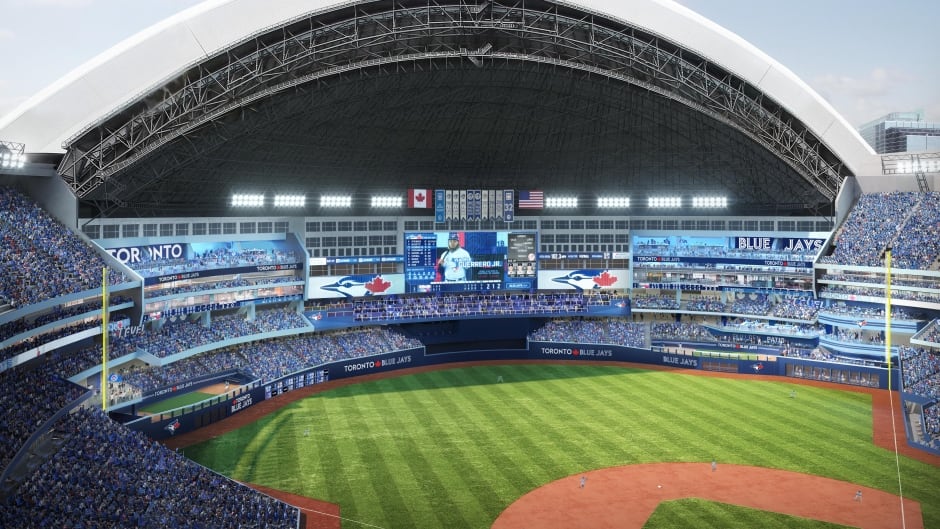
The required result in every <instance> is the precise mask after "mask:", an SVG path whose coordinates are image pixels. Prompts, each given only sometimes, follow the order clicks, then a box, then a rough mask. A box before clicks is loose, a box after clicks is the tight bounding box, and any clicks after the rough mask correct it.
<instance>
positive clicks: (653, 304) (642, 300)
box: [633, 294, 692, 310]
mask: <svg viewBox="0 0 940 529" xmlns="http://www.w3.org/2000/svg"><path fill="white" fill-rule="evenodd" d="M633 308H635V309H654V310H679V300H678V299H676V296H675V294H672V295H659V296H653V295H648V294H643V295H637V296H634V298H633ZM690 310H692V309H690Z"/></svg>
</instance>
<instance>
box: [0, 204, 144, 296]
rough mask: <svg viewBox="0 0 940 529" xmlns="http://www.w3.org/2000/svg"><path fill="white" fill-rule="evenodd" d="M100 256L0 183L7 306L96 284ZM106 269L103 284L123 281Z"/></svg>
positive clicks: (0, 286)
mask: <svg viewBox="0 0 940 529" xmlns="http://www.w3.org/2000/svg"><path fill="white" fill-rule="evenodd" d="M105 266H107V263H106V262H105V260H104V259H103V258H102V257H101V256H100V255H99V254H97V253H95V251H94V250H93V249H92V248H91V246H90V245H88V244H87V243H85V241H84V240H82V239H81V238H80V237H79V236H78V235H76V234H75V233H74V232H72V231H71V230H69V229H68V228H66V227H65V226H64V225H63V224H62V223H60V222H59V221H58V220H56V219H55V218H54V217H52V216H51V215H49V214H48V213H46V212H45V211H44V210H43V209H42V208H40V207H39V206H38V205H37V204H36V203H35V202H33V201H32V199H30V198H28V197H27V196H26V195H24V194H22V193H20V192H19V191H17V190H15V189H13V188H10V187H5V186H0V300H6V302H7V303H8V304H10V305H11V306H12V307H13V308H19V307H24V306H27V305H33V304H35V303H39V302H41V301H45V300H47V299H52V298H56V297H59V296H64V295H66V294H73V293H77V292H84V291H88V290H92V289H98V288H101V270H102V269H103V268H104V267H105ZM127 280H128V278H127V277H126V276H125V275H124V273H123V272H119V271H116V270H114V269H109V274H108V284H110V285H116V284H120V283H124V282H126V281H127Z"/></svg>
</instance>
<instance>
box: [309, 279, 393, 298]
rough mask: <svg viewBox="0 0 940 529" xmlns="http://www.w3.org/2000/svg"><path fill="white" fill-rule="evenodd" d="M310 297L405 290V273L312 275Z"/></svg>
mask: <svg viewBox="0 0 940 529" xmlns="http://www.w3.org/2000/svg"><path fill="white" fill-rule="evenodd" d="M307 287H308V288H307V292H308V296H309V298H310V299H320V298H363V297H370V296H387V295H389V294H403V293H404V292H405V276H404V275H403V274H355V275H346V276H318V277H311V278H310V279H309V281H308V283H307Z"/></svg>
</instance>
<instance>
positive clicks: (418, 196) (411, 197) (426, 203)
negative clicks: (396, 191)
mask: <svg viewBox="0 0 940 529" xmlns="http://www.w3.org/2000/svg"><path fill="white" fill-rule="evenodd" d="M408 207H409V208H418V209H422V208H429V207H431V192H430V191H429V190H427V189H409V190H408Z"/></svg>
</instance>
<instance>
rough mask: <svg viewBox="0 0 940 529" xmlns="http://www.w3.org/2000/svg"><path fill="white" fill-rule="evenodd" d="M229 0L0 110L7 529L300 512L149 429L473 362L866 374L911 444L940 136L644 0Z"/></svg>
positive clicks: (928, 427)
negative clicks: (255, 7) (207, 391)
mask: <svg viewBox="0 0 940 529" xmlns="http://www.w3.org/2000/svg"><path fill="white" fill-rule="evenodd" d="M253 3H254V4H260V3H261V2H253ZM241 4H252V2H231V3H223V4H222V5H220V6H218V7H217V8H214V9H211V10H207V11H205V12H201V13H197V14H194V15H192V16H191V18H190V19H185V20H181V21H179V22H178V24H179V32H182V33H185V34H186V35H188V37H185V38H180V37H179V35H180V34H181V33H178V32H177V30H176V29H175V26H174V27H172V28H171V29H170V30H167V31H166V32H163V33H160V34H157V35H154V36H151V37H150V38H149V39H145V40H142V41H138V42H136V43H135V44H133V45H132V46H129V47H127V48H125V49H122V50H120V53H117V54H115V58H114V59H113V61H111V62H108V63H105V64H99V65H95V66H94V67H91V68H89V70H88V71H86V72H84V75H83V76H81V77H80V78H79V79H78V80H75V81H74V82H73V83H72V84H68V85H65V86H63V87H60V88H59V90H58V91H56V92H54V93H52V94H51V95H50V96H48V98H47V99H45V100H40V101H38V102H37V103H36V104H35V106H34V107H31V108H27V109H26V110H24V111H22V112H20V113H18V114H15V115H11V116H7V117H6V118H3V119H2V120H0V162H2V164H0V240H2V244H0V381H2V382H0V403H2V404H3V406H2V408H3V409H4V410H5V415H4V417H3V418H2V419H0V439H2V441H3V442H2V444H0V473H2V477H0V526H3V527H51V526H63V527H65V526H68V527H130V526H140V527H159V526H171V527H210V526H213V525H212V524H209V525H198V522H197V521H194V520H198V519H199V517H200V516H202V515H207V516H208V514H207V513H209V512H210V510H211V511H212V513H213V514H212V516H224V517H226V518H227V519H229V520H232V521H233V522H232V523H233V525H232V527H277V528H298V527H304V523H305V521H304V518H305V516H304V515H303V514H302V513H301V511H300V510H299V509H298V508H297V507H296V506H293V505H290V504H289V503H286V502H284V501H280V500H276V499H274V498H272V497H270V496H267V495H264V494H261V493H259V492H257V491H255V490H254V489H251V488H249V487H247V486H243V485H241V484H238V483H236V482H234V481H231V480H228V479H227V478H224V477H221V476H219V475H218V474H215V473H214V472H212V471H210V470H208V469H206V468H205V467H202V466H200V465H198V464H196V463H194V462H192V461H189V460H187V459H186V458H185V457H182V456H180V455H179V454H178V453H176V452H174V451H172V450H169V449H167V448H165V447H163V445H162V444H161V442H163V441H165V440H166V439H168V438H171V437H173V436H176V435H180V434H181V433H184V432H187V431H193V430H197V429H199V428H201V427H205V426H208V425H209V424H213V423H216V422H219V421H223V420H225V419H226V418H228V417H230V416H232V415H234V414H237V413H243V412H244V410H245V409H246V408H248V407H250V406H252V405H257V404H258V403H260V402H262V401H265V400H268V399H275V398H277V397H278V396H279V395H282V394H284V393H289V392H291V391H296V390H299V389H301V388H303V387H308V386H311V385H316V384H322V383H326V382H328V381H333V380H339V379H344V378H353V377H358V376H361V375H365V374H370V373H376V372H384V371H393V370H397V369H401V368H410V367H417V366H424V365H440V364H448V363H455V362H462V361H467V360H476V359H484V360H562V359H564V360H572V359H574V360H579V361H584V362H598V363H603V362H605V361H620V362H634V363H639V364H650V365H656V366H665V367H676V368H685V369H689V368H691V369H698V370H708V371H719V372H725V373H737V374H741V375H742V376H745V375H754V374H760V375H775V376H777V377H780V379H781V380H787V379H791V380H792V379H808V380H815V381H824V382H830V383H832V384H838V385H844V386H863V387H868V388H877V389H882V390H886V391H892V392H895V393H896V395H897V399H898V400H897V404H896V408H897V412H898V414H899V418H900V419H901V420H902V421H903V422H904V429H905V432H906V439H902V440H901V442H902V443H906V444H908V445H909V446H911V447H914V448H916V449H917V450H920V451H923V452H926V453H928V454H934V455H940V406H938V398H940V320H938V318H940V152H920V153H914V154H912V153H894V154H878V153H876V152H875V151H874V150H872V148H871V147H869V146H868V145H867V144H866V143H865V142H864V140H863V139H862V137H861V136H860V135H859V134H858V132H856V131H855V130H853V129H851V127H849V126H848V125H847V124H846V123H845V120H843V119H842V118H841V117H840V116H838V115H837V114H836V113H835V111H834V110H832V109H831V108H829V107H828V105H826V104H825V103H824V102H823V101H822V100H821V98H820V97H819V96H818V95H816V94H815V93H813V92H811V91H810V90H809V89H808V88H807V87H806V86H805V85H802V84H801V83H799V82H798V79H796V78H795V76H793V75H792V74H791V73H789V71H787V70H786V69H785V68H784V67H782V66H781V65H779V64H776V63H774V62H773V61H772V60H771V59H769V58H767V57H765V56H762V55H758V54H756V53H755V51H754V50H750V49H748V48H746V47H744V46H739V45H735V46H732V45H731V44H729V42H731V39H730V37H729V34H728V33H727V32H723V31H721V30H720V28H719V29H716V28H714V27H712V26H710V25H706V24H702V23H701V22H700V21H698V20H697V19H696V18H695V17H691V18H689V15H688V14H686V13H684V12H680V11H678V10H677V8H676V7H675V6H673V5H671V4H670V3H669V2H659V1H652V0H641V1H638V2H633V3H631V5H633V4H639V5H640V6H641V7H642V8H643V9H628V8H627V7H624V8H622V9H621V10H620V11H619V12H617V11H616V10H615V8H613V7H609V8H605V10H604V11H601V10H598V9H595V8H593V7H591V4H592V2H587V1H586V2H584V5H583V6H581V5H577V4H573V3H568V2H555V1H549V0H526V1H525V2H513V1H509V2H505V1H484V0H458V1H455V2H452V3H438V2H434V1H430V0H394V1H381V2H379V1H365V2H347V3H341V4H334V3H333V2H311V4H314V5H317V7H316V8H312V7H310V6H308V7H307V8H305V9H301V8H299V7H296V6H292V7H283V8H280V7H279V8H271V9H269V10H267V11H269V12H266V13H265V14H264V15H263V16H258V13H257V11H252V10H248V9H240V8H239V6H240V5H241ZM634 7H635V6H634ZM607 9H609V10H610V11H611V12H607ZM251 17H255V19H251ZM210 20H215V21H216V22H217V24H212V27H214V28H216V29H218V27H224V29H218V34H217V35H214V36H212V37H210V36H209V33H210V31H209V30H208V29H207V28H208V27H209V26H210V24H209V23H208V21H210ZM184 29H185V31H184ZM200 31H203V32H204V33H200ZM186 39H195V40H196V41H199V43H200V46H199V48H200V50H201V52H200V53H197V54H195V55H194V54H193V52H192V51H191V49H190V48H191V47H192V46H191V45H189V44H188V42H187V41H186ZM155 50H162V55H161V60H160V61H159V64H156V65H155V66H154V67H153V68H144V67H142V66H137V67H126V68H125V66H126V65H136V64H144V63H147V61H148V58H149V57H152V56H154V54H155V53H156V51H155ZM760 61H763V62H762V63H761V62H760ZM756 63H759V64H756ZM119 72H120V73H119ZM103 84H107V85H108V86H109V87H111V88H108V89H107V90H102V92H103V93H100V94H95V95H89V86H97V85H103ZM83 98H84V99H83ZM86 99H88V100H89V101H88V103H87V104H86ZM50 116H51V117H50ZM221 383H224V384H225V387H226V390H228V388H229V386H231V388H232V389H231V393H228V395H229V396H230V398H224V399H221V400H214V401H212V402H209V403H206V404H202V405H196V406H186V407H184V408H180V409H178V410H175V411H173V412H170V413H158V414H156V415H152V414H148V413H145V412H143V411H142V409H143V408H145V407H146V406H147V405H150V404H153V403H159V402H161V401H164V400H166V399H167V398H169V397H173V396H176V395H179V394H183V393H186V392H191V391H195V390H198V389H200V388H204V387H208V386H212V385H217V384H221ZM118 445H119V446H120V447H121V448H122V452H123V453H124V454H125V456H123V458H116V456H114V455H108V454H107V453H105V452H104V451H103V450H102V447H105V446H118ZM115 459H121V460H120V461H116V460H115ZM114 468H119V469H120V471H119V472H120V474H121V477H120V478H118V479H123V480H125V482H126V487H127V488H128V492H127V493H126V494H124V493H115V492H113V490H114V489H108V490H109V491H112V492H109V493H108V494H105V495H104V496H96V500H95V502H94V503H91V502H85V503H83V502H74V503H73V504H72V505H70V506H68V507H66V506H63V505H61V504H57V502H56V500H55V498H56V495H57V494H59V495H61V494H73V490H75V489H81V488H90V489H93V488H94V486H93V485H90V484H93V483H96V482H100V481H101V480H103V479H112V478H111V476H112V469H114ZM139 469H147V470H145V471H140V470H139ZM141 476H149V478H146V479H145V478H143V477H141ZM180 476H184V477H185V479H186V480H187V481H188V482H190V483H193V484H195V486H196V487H198V488H197V489H196V490H200V491H203V492H204V494H203V495H201V496H200V497H199V498H198V499H197V498H193V497H191V498H189V500H190V501H192V502H195V503H197V504H199V505H200V507H198V508H194V510H193V512H197V511H199V509H203V510H202V511H199V514H193V515H190V513H189V512H186V513H181V512H179V510H174V507H173V506H174V505H175V501H174V494H177V493H179V492H178V491H175V490H174V485H172V483H173V480H174V479H179V478H180ZM186 490H192V489H186ZM181 493H182V494H184V495H191V493H190V492H186V491H182V492H181ZM127 498H130V499H127ZM210 505H211V509H210V507H209V506H210ZM188 516H191V518H192V519H189V520H184V519H183V518H186V517H188ZM210 519H211V518H210ZM78 520H83V521H84V523H85V525H76V524H77V523H78ZM160 524H167V525H160Z"/></svg>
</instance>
